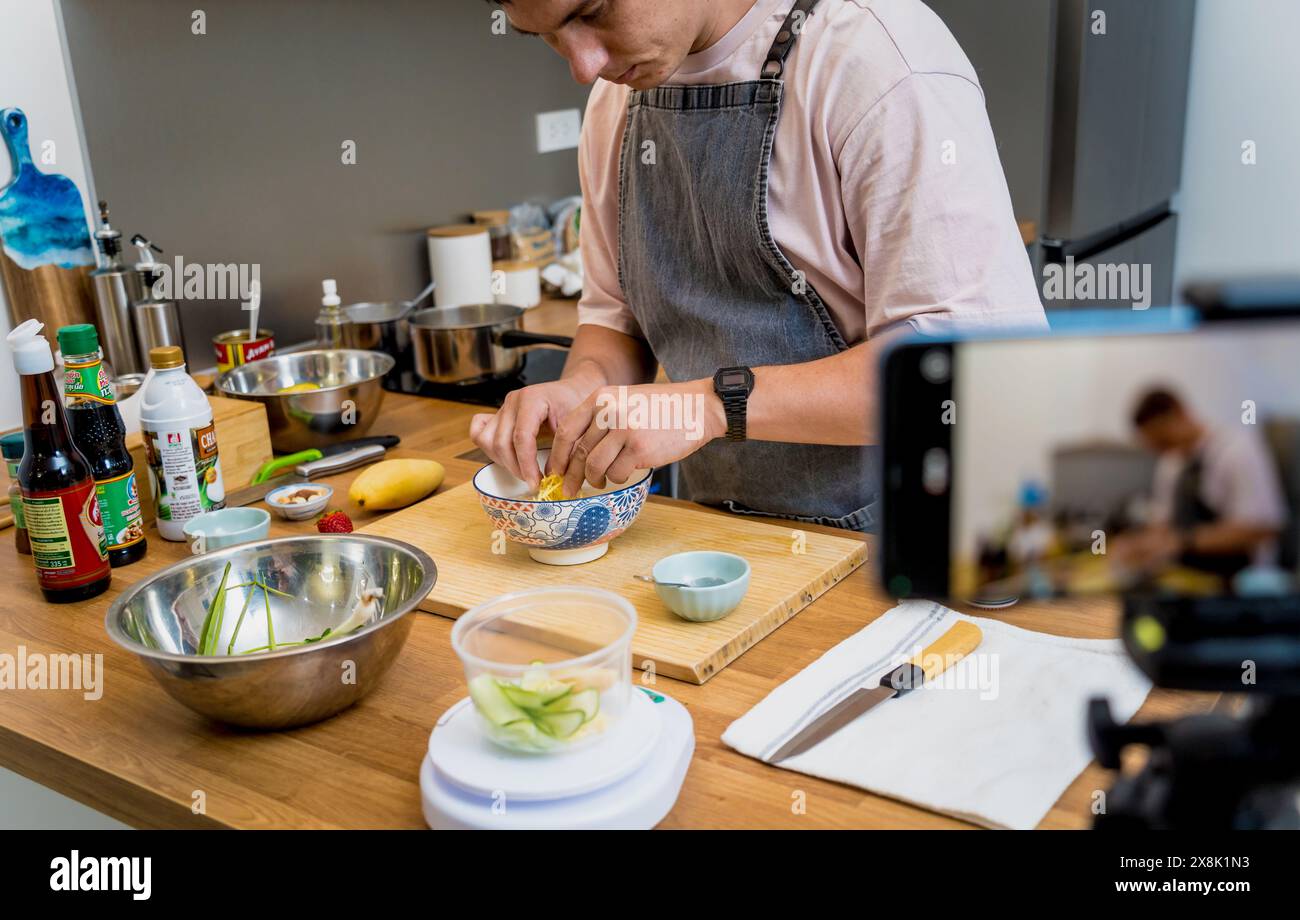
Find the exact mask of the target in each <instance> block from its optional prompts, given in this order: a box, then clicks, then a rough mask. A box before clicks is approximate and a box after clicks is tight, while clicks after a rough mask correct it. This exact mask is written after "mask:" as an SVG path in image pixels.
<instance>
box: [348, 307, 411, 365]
mask: <svg viewBox="0 0 1300 920" xmlns="http://www.w3.org/2000/svg"><path fill="white" fill-rule="evenodd" d="M414 309H415V307H414V305H413V304H411V303H407V302H403V301H393V302H392V303H354V304H352V305H351V306H348V307H344V308H343V314H344V315H345V316H346V317H347V318H348V321H347V323H345V324H344V326H343V345H344V347H345V348H357V349H360V350H362V351H382V352H384V353H385V354H388V355H392V357H393V359H394V360H395V361H396V362H397V363H396V364H394V365H393V369H392V370H391V371H389V372H388V373H387V374H385V375H384V380H385V382H386V383H387V382H395V383H398V384H399V385H400V384H401V383H403V382H404V378H406V377H409V376H412V366H411V330H410V326H409V325H408V322H407V320H408V318H409V317H410V315H411V313H412V311H413V310H414Z"/></svg>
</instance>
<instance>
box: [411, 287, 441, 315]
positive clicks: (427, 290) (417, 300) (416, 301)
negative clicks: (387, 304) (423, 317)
mask: <svg viewBox="0 0 1300 920" xmlns="http://www.w3.org/2000/svg"><path fill="white" fill-rule="evenodd" d="M437 286H438V282H436V281H430V282H429V286H428V287H427V288H425V289H424V290H423V291H421V292H420V293H419V294H418V295H416V298H415V299H414V300H408V301H407V302H406V306H407V307H408V308H409V309H411V310H414V309H415V308H416V307H418V306H419V305H420V302H421V301H423V300H424V298H426V297H428V296H429V295H430V294H432V293H433V289H434V288H435V287H437Z"/></svg>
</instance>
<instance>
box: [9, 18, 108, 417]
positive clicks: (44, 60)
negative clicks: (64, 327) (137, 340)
mask: <svg viewBox="0 0 1300 920" xmlns="http://www.w3.org/2000/svg"><path fill="white" fill-rule="evenodd" d="M0 23H3V24H4V28H3V32H4V34H5V35H7V36H9V38H10V41H8V42H6V43H5V51H4V54H0V108H8V107H10V106H17V107H19V108H20V109H22V110H23V111H24V112H26V113H27V118H28V123H29V125H30V131H31V146H32V152H33V155H34V156H36V157H40V155H41V145H42V144H43V143H44V142H45V141H47V140H50V141H53V142H54V155H55V163H54V165H52V166H42V169H44V170H45V171H46V172H58V173H62V174H63V175H65V176H67V177H68V178H69V179H71V180H72V181H73V182H75V183H76V184H77V188H78V189H80V190H81V197H82V200H83V201H84V202H85V204H86V207H87V215H88V216H89V215H92V214H93V213H94V212H93V211H92V210H90V186H89V183H88V182H87V179H86V177H87V169H86V162H85V158H84V152H83V147H82V141H81V131H80V119H79V116H78V115H77V108H76V104H75V99H74V92H73V88H72V86H71V85H70V82H69V78H68V69H67V67H66V65H65V62H66V57H65V54H64V46H63V38H62V32H61V29H60V26H59V12H58V9H57V8H56V5H55V0H0ZM12 177H13V168H12V164H11V163H10V162H9V156H8V154H7V153H6V152H0V188H3V187H4V186H5V185H7V184H8V183H9V180H10V179H11V178H12ZM92 226H93V225H92ZM9 328H10V324H9V307H8V305H7V304H6V302H5V293H4V285H3V284H0V338H2V337H3V336H4V335H6V334H8V332H9ZM48 331H49V334H50V335H51V336H52V335H53V333H54V330H48ZM21 421H22V416H21V413H20V410H19V406H18V376H17V375H16V374H15V373H14V369H13V363H12V361H10V356H9V352H8V350H7V349H6V348H4V346H3V345H0V428H14V427H16V426H17V425H19V424H20V423H21Z"/></svg>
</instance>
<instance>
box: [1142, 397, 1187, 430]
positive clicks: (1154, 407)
mask: <svg viewBox="0 0 1300 920" xmlns="http://www.w3.org/2000/svg"><path fill="white" fill-rule="evenodd" d="M1181 411H1183V401H1182V400H1181V399H1179V398H1178V397H1177V396H1175V395H1174V394H1173V393H1171V392H1170V391H1169V390H1166V389H1163V388H1160V389H1155V390H1148V391H1147V393H1146V395H1145V396H1143V397H1142V398H1141V399H1139V400H1138V403H1137V405H1136V406H1134V407H1133V427H1135V428H1141V427H1142V426H1143V425H1145V424H1146V423H1147V422H1152V421H1155V420H1156V419H1158V418H1161V417H1162V416H1165V415H1168V414H1170V413H1171V412H1181Z"/></svg>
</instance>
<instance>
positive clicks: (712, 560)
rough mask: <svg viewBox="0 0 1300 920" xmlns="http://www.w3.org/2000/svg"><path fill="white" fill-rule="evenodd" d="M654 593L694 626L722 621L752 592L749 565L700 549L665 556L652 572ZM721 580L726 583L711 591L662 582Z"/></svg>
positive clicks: (712, 588)
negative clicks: (674, 586)
mask: <svg viewBox="0 0 1300 920" xmlns="http://www.w3.org/2000/svg"><path fill="white" fill-rule="evenodd" d="M650 575H651V577H652V578H654V580H655V593H656V594H658V595H659V599H660V600H661V601H663V602H664V606H666V607H667V608H668V609H669V610H671V611H672V612H673V613H675V614H677V615H678V616H679V617H681V618H682V619H683V620H690V621H691V622H692V623H709V622H712V621H713V620H721V619H722V618H723V617H725V616H726V615H727V614H729V613H731V611H733V610H735V609H736V608H737V607H739V606H740V602H741V601H742V600H744V599H745V592H747V591H748V590H749V563H748V562H746V561H745V560H744V559H743V558H741V557H740V556H737V555H735V554H734V553H716V552H710V551H706V550H701V551H698V552H693V553H677V554H676V555H674V556H665V557H664V558H663V559H660V560H659V561H658V562H656V563H655V565H654V568H653V569H651V570H650ZM710 576H711V577H713V578H721V579H723V580H724V584H720V585H713V586H712V587H709V588H671V587H669V586H667V585H661V584H659V582H661V581H679V582H686V581H691V580H692V579H696V578H706V577H710Z"/></svg>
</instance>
